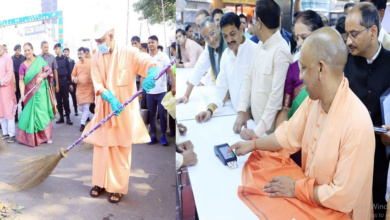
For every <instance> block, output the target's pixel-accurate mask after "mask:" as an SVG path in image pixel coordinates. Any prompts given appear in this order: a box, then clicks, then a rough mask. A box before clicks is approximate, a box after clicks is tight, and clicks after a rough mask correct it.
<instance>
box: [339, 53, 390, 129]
mask: <svg viewBox="0 0 390 220" xmlns="http://www.w3.org/2000/svg"><path fill="white" fill-rule="evenodd" d="M344 73H345V77H347V78H348V80H349V87H350V88H351V90H352V91H353V92H354V93H355V94H356V95H357V97H359V99H360V100H361V101H362V102H363V104H364V105H365V106H366V107H367V109H368V112H369V113H370V116H371V119H372V122H373V124H374V125H382V124H383V122H382V113H381V106H380V96H381V95H382V94H383V93H384V92H385V91H386V90H387V89H388V88H389V87H390V51H388V50H386V49H385V48H383V47H381V50H380V52H379V55H378V57H377V58H376V59H375V60H374V62H373V63H372V64H367V59H366V58H364V57H354V56H352V55H351V54H349V55H348V61H347V64H346V65H345V69H344Z"/></svg>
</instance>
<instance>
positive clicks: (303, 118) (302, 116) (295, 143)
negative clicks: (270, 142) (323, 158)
mask: <svg viewBox="0 0 390 220" xmlns="http://www.w3.org/2000/svg"><path fill="white" fill-rule="evenodd" d="M312 102H313V101H311V100H310V99H308V98H306V99H305V101H303V102H302V104H301V106H300V107H299V108H298V110H297V111H296V112H295V113H294V115H293V117H291V118H290V120H288V121H285V122H283V123H282V124H281V125H280V126H279V127H278V128H277V129H276V131H275V137H276V139H277V140H278V142H279V144H280V146H282V148H283V149H285V150H286V151H287V152H288V153H289V154H293V153H295V152H297V151H299V149H301V147H302V138H303V134H304V132H305V127H306V122H307V116H308V112H309V110H310V107H311V104H312Z"/></svg>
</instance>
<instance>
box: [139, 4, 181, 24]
mask: <svg viewBox="0 0 390 220" xmlns="http://www.w3.org/2000/svg"><path fill="white" fill-rule="evenodd" d="M133 7H134V10H135V11H136V12H138V13H139V14H141V17H140V18H139V19H140V20H147V21H148V22H149V23H150V24H152V25H153V24H161V23H162V22H163V14H162V8H161V0H139V1H138V2H136V3H134V4H133ZM164 10H165V21H166V22H167V23H168V24H170V25H173V24H175V19H176V0H164Z"/></svg>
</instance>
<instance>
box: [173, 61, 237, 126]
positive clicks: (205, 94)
mask: <svg viewBox="0 0 390 220" xmlns="http://www.w3.org/2000/svg"><path fill="white" fill-rule="evenodd" d="M192 71H193V69H185V68H183V69H177V70H176V97H177V98H179V97H182V96H184V94H185V92H186V90H187V81H188V79H189V77H190V76H191V75H192ZM215 88H216V86H215V85H214V86H195V87H194V88H193V89H192V92H191V95H190V99H189V101H188V103H187V104H178V105H176V118H177V119H178V120H179V121H182V120H194V119H195V116H196V115H197V114H199V113H200V112H201V111H206V110H207V106H208V105H209V104H210V102H211V97H212V96H213V94H214V91H215ZM235 114H237V112H236V111H234V109H233V105H232V103H231V101H230V100H228V101H227V102H226V103H225V105H224V106H223V107H222V108H218V109H217V110H216V111H215V112H214V115H213V117H219V116H227V115H235Z"/></svg>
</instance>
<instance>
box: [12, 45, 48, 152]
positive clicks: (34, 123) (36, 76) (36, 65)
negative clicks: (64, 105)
mask: <svg viewBox="0 0 390 220" xmlns="http://www.w3.org/2000/svg"><path fill="white" fill-rule="evenodd" d="M23 49H24V53H25V54H24V55H25V57H26V60H25V61H24V62H23V63H22V64H21V65H20V69H19V86H20V94H21V97H22V100H23V103H24V109H23V111H22V113H21V114H20V118H19V124H18V135H17V140H18V142H20V143H21V144H25V145H27V146H30V147H36V146H39V145H40V144H42V143H45V142H47V143H51V142H52V125H51V120H52V119H54V115H55V107H54V106H55V105H54V95H53V91H52V90H51V88H50V82H52V81H53V72H52V70H51V69H50V67H49V66H48V65H47V63H46V61H45V60H44V59H43V58H42V57H40V56H38V57H37V56H36V55H35V54H34V49H33V46H32V45H31V44H30V43H25V44H24V46H23ZM46 73H47V74H48V75H47V76H45V74H46ZM35 85H37V87H36V88H35V89H34V90H33V91H32V92H31V93H30V94H29V95H28V96H27V97H24V96H25V94H27V93H28V92H29V91H30V90H31V89H32V88H33V87H34V86H35Z"/></svg>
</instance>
